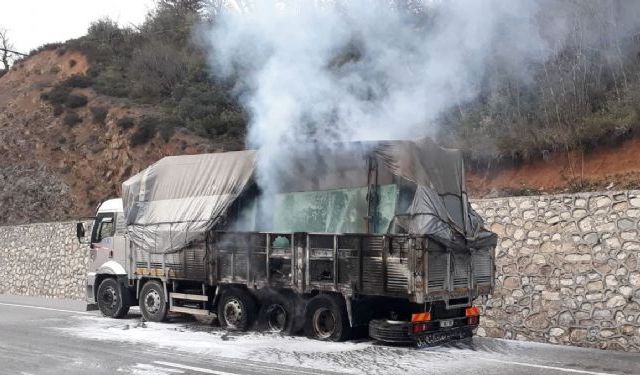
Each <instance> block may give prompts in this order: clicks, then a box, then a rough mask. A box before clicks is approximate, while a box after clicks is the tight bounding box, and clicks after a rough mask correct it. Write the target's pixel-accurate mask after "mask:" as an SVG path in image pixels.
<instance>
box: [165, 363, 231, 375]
mask: <svg viewBox="0 0 640 375" xmlns="http://www.w3.org/2000/svg"><path fill="white" fill-rule="evenodd" d="M153 363H155V364H157V365H163V366H167V367H175V368H181V369H184V370H191V371H196V372H202V373H205V374H214V375H238V373H235V372H224V371H216V370H209V369H208V368H202V367H193V366H187V365H181V364H179V363H172V362H163V361H153Z"/></svg>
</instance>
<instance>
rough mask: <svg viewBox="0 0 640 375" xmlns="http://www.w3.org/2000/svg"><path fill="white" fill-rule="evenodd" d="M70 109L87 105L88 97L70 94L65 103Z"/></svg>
mask: <svg viewBox="0 0 640 375" xmlns="http://www.w3.org/2000/svg"><path fill="white" fill-rule="evenodd" d="M64 104H65V105H66V106H67V107H69V108H80V107H84V106H85V105H87V97H86V96H84V95H75V94H70V95H69V96H67V99H66V100H65V103H64Z"/></svg>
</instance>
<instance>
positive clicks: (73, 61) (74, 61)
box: [69, 59, 78, 68]
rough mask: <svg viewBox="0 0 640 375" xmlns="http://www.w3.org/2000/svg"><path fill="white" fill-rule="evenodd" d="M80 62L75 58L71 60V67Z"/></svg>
mask: <svg viewBox="0 0 640 375" xmlns="http://www.w3.org/2000/svg"><path fill="white" fill-rule="evenodd" d="M77 63H78V62H77V61H76V60H74V59H71V60H69V68H73V67H74V66H76V64H77Z"/></svg>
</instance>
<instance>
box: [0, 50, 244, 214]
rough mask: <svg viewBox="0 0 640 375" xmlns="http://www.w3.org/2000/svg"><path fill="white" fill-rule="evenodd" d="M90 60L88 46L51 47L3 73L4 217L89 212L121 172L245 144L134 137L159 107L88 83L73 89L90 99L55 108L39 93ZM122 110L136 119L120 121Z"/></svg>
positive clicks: (0, 168) (178, 135)
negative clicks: (100, 114)
mask: <svg viewBox="0 0 640 375" xmlns="http://www.w3.org/2000/svg"><path fill="white" fill-rule="evenodd" d="M88 68H89V63H88V61H87V58H86V56H84V55H83V54H81V53H79V52H75V51H72V50H65V49H53V50H45V51H42V52H39V53H37V54H35V55H33V56H31V57H29V58H27V59H25V60H24V61H22V62H20V63H19V64H17V65H16V66H14V67H13V68H12V69H11V70H10V71H9V72H8V73H7V74H6V75H4V76H3V77H1V78H0V139H1V140H2V142H0V155H2V158H0V209H1V210H2V212H3V215H2V219H0V223H22V222H34V221H48V220H60V219H67V218H74V217H78V216H90V215H92V214H93V212H94V209H95V207H96V205H97V204H98V202H100V201H101V200H103V199H106V198H108V197H113V196H117V195H118V194H119V189H120V183H121V182H122V181H123V180H124V179H126V178H128V177H129V176H131V175H132V174H134V173H136V172H137V171H139V170H141V169H142V168H144V167H146V166H147V165H149V164H150V163H153V162H155V161H156V160H158V159H159V158H161V157H163V156H166V155H176V154H189V153H200V152H211V151H223V150H228V149H229V148H230V147H235V148H236V149H237V148H239V147H241V144H240V145H238V143H237V142H235V143H234V142H228V141H226V142H224V143H216V142H215V141H214V140H212V139H207V140H205V139H202V138H200V137H198V136H195V135H193V134H191V133H190V132H188V131H186V130H178V131H176V132H175V133H173V134H172V135H171V136H170V137H169V138H168V139H166V140H165V139H163V138H162V137H161V136H160V135H155V136H153V137H152V138H151V139H150V140H149V141H148V142H147V143H145V144H139V145H133V144H132V143H133V142H132V138H133V137H132V136H133V135H134V134H136V133H137V132H139V129H140V122H141V120H142V119H144V118H145V116H151V115H152V116H162V113H161V112H159V110H158V109H157V108H154V107H153V106H140V105H132V104H131V103H130V102H129V101H127V100H126V99H117V98H113V97H109V96H105V95H100V94H97V93H96V92H95V91H94V90H93V89H91V88H74V89H73V90H72V93H73V94H77V95H83V96H85V97H86V98H87V102H86V104H85V105H82V106H80V107H78V108H74V109H71V108H68V107H65V108H63V109H62V113H59V114H57V115H56V113H55V109H54V107H53V106H52V105H51V104H50V103H49V102H47V101H44V100H43V99H42V98H41V96H42V94H43V93H47V92H49V91H50V90H51V88H52V87H55V86H56V85H59V84H60V83H61V82H63V81H64V80H65V79H68V78H69V77H72V76H74V75H81V74H84V73H86V71H87V69H88ZM94 108H104V109H105V111H106V113H105V116H104V119H96V118H95V116H94V114H93V113H92V109H94ZM69 113H75V114H77V115H78V120H76V121H77V123H75V124H73V125H69V124H68V122H67V123H66V121H65V118H66V117H67V116H68V114H69ZM122 118H129V119H131V124H127V126H122V124H121V125H118V122H119V120H121V119H122ZM120 122H122V121H120ZM127 127H128V128H127Z"/></svg>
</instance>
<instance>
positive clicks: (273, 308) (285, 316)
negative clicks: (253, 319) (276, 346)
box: [258, 294, 295, 335]
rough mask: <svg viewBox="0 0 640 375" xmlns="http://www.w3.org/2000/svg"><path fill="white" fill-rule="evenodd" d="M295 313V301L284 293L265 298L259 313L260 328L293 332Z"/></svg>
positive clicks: (270, 330) (285, 332)
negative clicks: (290, 299)
mask: <svg viewBox="0 0 640 375" xmlns="http://www.w3.org/2000/svg"><path fill="white" fill-rule="evenodd" d="M294 318H295V314H294V307H293V303H292V302H291V301H289V300H287V298H286V297H285V296H283V295H280V294H276V295H272V296H269V297H267V298H265V299H264V301H262V302H261V304H260V312H259V313H258V327H259V329H260V330H263V331H269V332H276V333H284V334H288V335H289V334H293V327H294V325H293V322H294Z"/></svg>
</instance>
